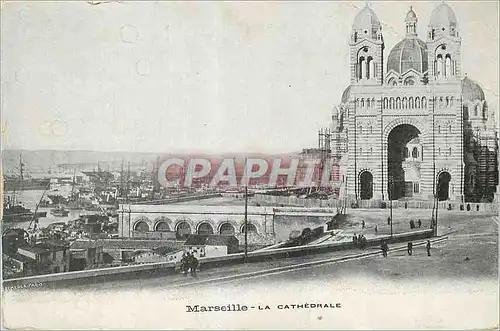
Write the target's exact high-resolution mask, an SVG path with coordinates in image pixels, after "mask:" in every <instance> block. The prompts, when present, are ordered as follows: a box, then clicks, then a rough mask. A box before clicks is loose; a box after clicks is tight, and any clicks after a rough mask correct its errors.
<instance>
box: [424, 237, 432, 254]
mask: <svg viewBox="0 0 500 331" xmlns="http://www.w3.org/2000/svg"><path fill="white" fill-rule="evenodd" d="M425 248H427V256H431V241H430V240H427V245H425Z"/></svg>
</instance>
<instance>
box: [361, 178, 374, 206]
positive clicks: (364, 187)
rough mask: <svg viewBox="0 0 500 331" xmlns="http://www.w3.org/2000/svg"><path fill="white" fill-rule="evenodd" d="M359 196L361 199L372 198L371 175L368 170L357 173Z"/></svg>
mask: <svg viewBox="0 0 500 331" xmlns="http://www.w3.org/2000/svg"><path fill="white" fill-rule="evenodd" d="M359 187H360V190H359V197H360V198H361V200H370V199H371V198H373V175H372V174H371V173H370V172H369V171H363V172H362V173H361V175H359Z"/></svg>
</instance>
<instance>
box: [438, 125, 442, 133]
mask: <svg viewBox="0 0 500 331" xmlns="http://www.w3.org/2000/svg"><path fill="white" fill-rule="evenodd" d="M438 133H441V125H438Z"/></svg>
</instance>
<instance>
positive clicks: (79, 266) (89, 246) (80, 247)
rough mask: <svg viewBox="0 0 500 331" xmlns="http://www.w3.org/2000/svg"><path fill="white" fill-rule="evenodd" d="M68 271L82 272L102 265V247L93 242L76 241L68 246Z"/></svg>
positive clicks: (100, 244)
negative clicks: (69, 257)
mask: <svg viewBox="0 0 500 331" xmlns="http://www.w3.org/2000/svg"><path fill="white" fill-rule="evenodd" d="M69 251H70V254H71V263H70V270H71V271H75V270H83V269H85V268H88V267H91V266H99V265H101V264H103V263H104V252H103V245H102V243H99V242H97V241H93V240H77V241H74V242H73V243H71V244H70V248H69Z"/></svg>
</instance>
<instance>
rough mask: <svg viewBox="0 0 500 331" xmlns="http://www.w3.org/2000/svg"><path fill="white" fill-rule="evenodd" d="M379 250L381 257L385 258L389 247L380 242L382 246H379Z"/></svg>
mask: <svg viewBox="0 0 500 331" xmlns="http://www.w3.org/2000/svg"><path fill="white" fill-rule="evenodd" d="M380 248H381V249H382V256H383V257H387V251H388V250H389V246H387V244H386V243H385V241H382V244H381V245H380Z"/></svg>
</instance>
